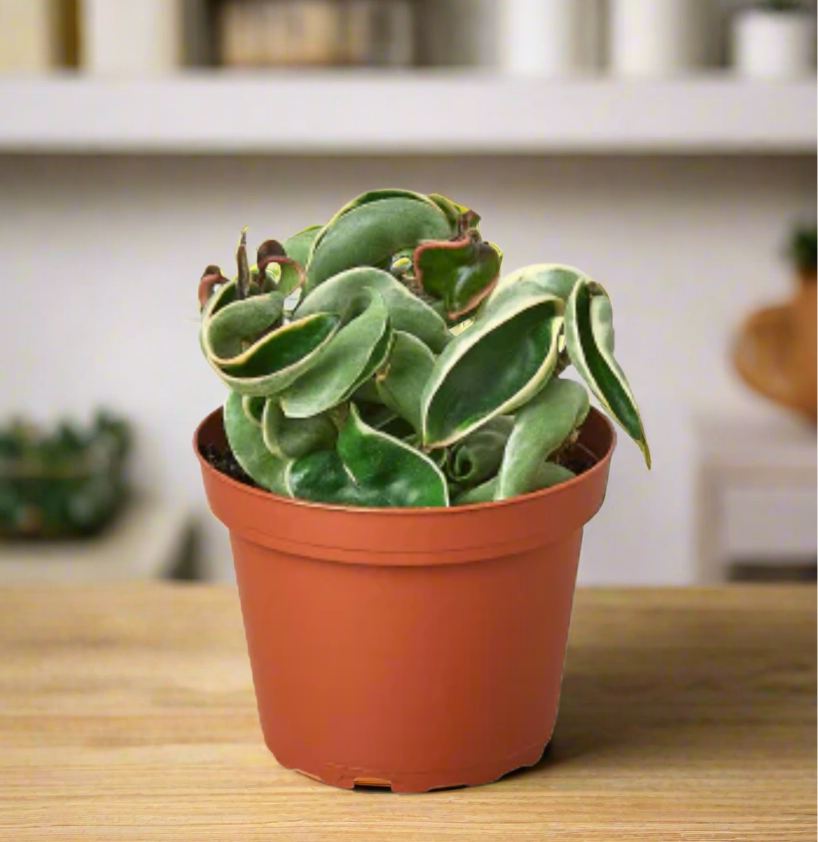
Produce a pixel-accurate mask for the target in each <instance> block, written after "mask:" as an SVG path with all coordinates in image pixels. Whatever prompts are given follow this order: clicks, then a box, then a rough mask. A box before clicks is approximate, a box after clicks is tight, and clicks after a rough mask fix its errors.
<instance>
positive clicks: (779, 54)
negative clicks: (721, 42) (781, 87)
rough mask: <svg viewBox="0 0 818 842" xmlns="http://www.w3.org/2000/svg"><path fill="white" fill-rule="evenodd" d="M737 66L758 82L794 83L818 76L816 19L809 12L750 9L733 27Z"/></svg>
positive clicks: (736, 16) (738, 15)
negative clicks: (817, 64)
mask: <svg viewBox="0 0 818 842" xmlns="http://www.w3.org/2000/svg"><path fill="white" fill-rule="evenodd" d="M732 48H733V64H734V66H735V69H736V71H737V72H738V73H739V74H740V75H742V76H747V77H750V78H754V79H791V78H794V77H798V76H805V75H807V74H811V73H812V72H814V65H815V16H814V15H812V14H810V13H809V12H806V11H776V10H774V9H760V8H756V9H747V10H745V11H742V12H738V13H737V14H736V15H735V16H734V18H733V23H732Z"/></svg>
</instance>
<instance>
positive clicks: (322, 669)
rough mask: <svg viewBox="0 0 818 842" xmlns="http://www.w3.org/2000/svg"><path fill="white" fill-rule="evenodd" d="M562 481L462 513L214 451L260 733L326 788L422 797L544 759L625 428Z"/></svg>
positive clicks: (205, 466) (208, 483)
mask: <svg viewBox="0 0 818 842" xmlns="http://www.w3.org/2000/svg"><path fill="white" fill-rule="evenodd" d="M580 441H581V442H582V443H583V444H584V445H585V446H586V447H588V448H589V449H590V450H591V451H592V452H593V453H595V454H596V455H597V456H598V462H597V464H596V465H595V466H594V467H593V468H591V469H590V470H588V471H586V472H585V473H583V474H582V475H580V476H578V477H577V478H576V479H573V480H571V481H569V482H567V483H564V484H563V485H560V486H556V487H554V488H551V489H547V490H545V491H540V492H537V493H534V494H529V495H526V496H524V497H520V498H517V499H514V500H508V501H504V502H501V503H489V504H483V505H477V506H466V507H461V508H451V509H344V508H339V507H332V506H323V505H316V504H311V503H306V502H303V501H299V500H290V499H286V498H283V497H279V496H276V495H273V494H270V493H267V492H265V491H260V490H257V489H254V488H251V487H249V486H246V485H243V484H241V483H238V482H235V481H233V480H231V479H229V478H228V477H227V476H226V475H224V474H222V473H220V472H219V471H217V470H215V469H214V468H213V467H212V466H211V465H210V464H209V463H208V462H207V461H206V460H204V459H203V458H202V457H201V454H200V450H201V448H202V447H203V446H204V445H206V444H218V445H223V444H224V432H223V428H222V420H221V411H217V412H215V413H213V414H212V415H210V416H209V417H208V418H207V419H206V420H205V421H204V422H203V424H202V425H201V427H200V428H199V429H198V431H197V432H196V437H195V442H194V443H195V447H196V452H197V454H198V455H199V460H200V462H201V467H202V475H203V478H204V485H205V491H206V494H207V498H208V502H209V504H210V507H211V509H212V510H213V513H214V514H215V515H216V516H217V517H218V518H219V519H220V520H221V521H222V522H223V523H224V524H225V525H226V526H227V527H228V528H229V530H230V536H231V543H232V547H233V556H234V562H235V567H236V576H237V579H238V586H239V595H240V599H241V608H242V614H243V617H244V626H245V632H246V635H247V644H248V649H249V654H250V662H251V665H252V670H253V680H254V684H255V689H256V698H257V701H258V709H259V715H260V719H261V727H262V730H263V732H264V739H265V742H266V743H267V746H268V747H269V749H270V750H271V751H272V752H273V754H274V755H275V757H276V758H277V760H278V761H279V762H280V763H281V764H282V765H283V766H285V767H287V768H289V769H297V770H299V771H301V772H304V773H306V774H308V775H310V776H312V777H315V778H318V779H319V780H321V781H324V782H326V783H329V784H334V785H336V786H341V787H348V788H351V787H353V786H355V785H356V784H378V785H382V786H391V788H392V789H393V790H395V791H396V792H423V791H426V790H430V789H436V788H440V787H449V786H457V785H460V784H470V785H475V784H484V783H488V782H490V781H493V780H496V779H497V778H499V777H501V776H502V775H504V774H505V773H507V772H510V771H512V770H514V769H517V768H519V767H521V766H529V765H531V764H533V763H536V762H537V760H539V758H540V757H541V756H542V753H543V751H544V749H545V747H546V745H547V744H548V741H549V740H550V738H551V734H552V731H553V729H554V723H555V720H556V717H557V705H558V702H559V695H560V684H561V680H562V670H563V662H564V656H565V647H566V642H567V639H568V626H569V623H570V618H571V605H572V601H573V595H574V585H575V580H576V570H577V563H578V560H579V551H580V543H581V540H582V529H583V527H584V525H585V524H586V523H587V522H588V521H589V520H590V519H591V518H592V517H593V515H594V514H595V513H596V511H597V510H598V509H599V507H600V505H601V504H602V500H603V498H604V495H605V487H606V484H607V478H608V468H609V465H610V459H611V454H612V452H613V449H614V445H615V434H614V431H613V428H612V426H611V425H610V423H609V422H608V420H607V419H606V418H604V417H603V416H602V415H601V414H600V413H598V412H596V411H595V410H592V411H591V414H590V416H589V418H588V420H587V422H586V423H585V425H584V427H583V429H582V432H581V438H580Z"/></svg>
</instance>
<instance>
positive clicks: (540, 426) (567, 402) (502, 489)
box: [495, 377, 590, 500]
mask: <svg viewBox="0 0 818 842" xmlns="http://www.w3.org/2000/svg"><path fill="white" fill-rule="evenodd" d="M589 409H590V401H589V400H588V391H587V389H586V388H585V387H584V386H582V385H581V384H579V383H575V382H574V381H573V380H561V379H559V378H556V377H555V378H553V379H552V380H551V381H549V383H548V384H547V385H546V387H545V388H544V389H543V390H542V391H541V392H540V393H539V394H538V395H536V396H535V397H534V398H533V399H532V400H531V401H530V402H529V403H527V404H526V405H525V406H524V407H523V408H522V409H520V411H519V412H518V413H517V415H516V417H515V419H514V429H513V430H512V433H511V436H510V438H509V440H508V444H507V445H506V449H505V454H504V456H503V461H502V467H501V468H500V474H499V476H498V483H497V490H496V494H495V499H496V500H505V499H507V498H509V497H516V496H517V495H519V494H528V493H529V492H530V491H534V490H536V489H537V488H541V487H542V486H541V485H540V478H539V472H540V468H541V466H542V464H543V463H544V462H545V461H546V460H547V459H548V457H549V456H551V455H552V454H553V453H554V452H555V451H556V450H558V449H559V447H560V446H561V445H562V444H563V443H564V442H565V441H566V440H567V439H568V438H569V436H570V435H571V433H573V432H574V430H575V429H576V428H578V427H579V426H581V425H582V423H583V422H584V421H585V419H586V417H587V416H588V411H589Z"/></svg>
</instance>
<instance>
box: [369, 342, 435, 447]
mask: <svg viewBox="0 0 818 842" xmlns="http://www.w3.org/2000/svg"><path fill="white" fill-rule="evenodd" d="M434 364H435V357H434V354H432V352H431V351H430V350H429V349H428V348H427V347H426V345H424V344H423V343H422V342H421V341H420V340H419V339H417V338H415V337H414V336H412V334H411V333H404V332H403V331H395V341H394V343H393V344H392V350H391V352H390V354H389V359H388V360H387V361H386V363H385V364H384V366H383V369H382V370H381V371H380V372H378V373H377V374H376V375H375V388H376V390H377V393H378V397H379V399H380V400H381V401H382V402H383V403H384V405H385V406H388V407H389V408H390V409H392V410H393V411H394V412H395V413H396V414H397V415H399V416H400V417H401V418H404V419H405V420H406V421H408V422H409V423H410V424H411V425H412V427H413V429H414V430H415V431H416V432H417V433H418V434H420V431H421V417H420V399H421V395H422V394H423V389H424V387H425V386H426V383H427V381H428V380H429V376H430V375H431V373H432V368H433V367H434Z"/></svg>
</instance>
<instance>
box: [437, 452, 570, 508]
mask: <svg viewBox="0 0 818 842" xmlns="http://www.w3.org/2000/svg"><path fill="white" fill-rule="evenodd" d="M575 476H576V474H575V473H574V472H573V471H571V470H569V469H568V468H565V467H563V466H562V465H557V464H556V463H555V462H543V463H542V464H541V465H540V466H539V467H538V468H537V473H536V477H535V480H534V482H533V484H532V487H531V488H529V489H528V492H529V493H530V492H532V491H540V490H542V489H543V488H552V487H553V486H555V485H559V484H560V483H563V482H566V481H567V480H569V479H573V478H574V477H575ZM499 480H500V478H499V477H492V478H491V479H490V480H487V481H486V482H484V483H483V484H482V485H478V486H477V487H476V488H472V489H470V490H469V491H465V492H463V493H462V494H460V495H459V496H458V497H457V498H456V499H455V501H454V504H455V506H468V505H470V504H473V503H491V502H492V501H493V500H496V499H497V486H498V483H499Z"/></svg>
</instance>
